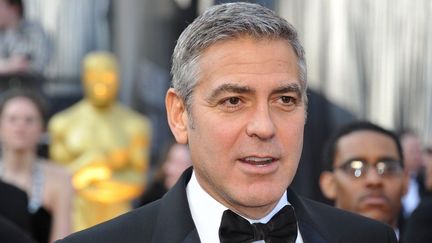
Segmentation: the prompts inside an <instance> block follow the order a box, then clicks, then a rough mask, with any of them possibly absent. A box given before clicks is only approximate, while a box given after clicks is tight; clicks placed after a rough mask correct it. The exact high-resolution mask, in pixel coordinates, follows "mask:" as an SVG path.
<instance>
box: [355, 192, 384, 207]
mask: <svg viewBox="0 0 432 243" xmlns="http://www.w3.org/2000/svg"><path fill="white" fill-rule="evenodd" d="M361 201H362V203H364V204H366V205H370V206H382V205H386V204H388V203H389V199H388V198H387V197H386V196H384V195H366V196H363V197H362V198H361Z"/></svg>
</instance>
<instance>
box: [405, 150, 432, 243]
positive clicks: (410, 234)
mask: <svg viewBox="0 0 432 243" xmlns="http://www.w3.org/2000/svg"><path fill="white" fill-rule="evenodd" d="M424 162H425V167H426V170H425V187H426V190H427V192H428V194H427V196H425V197H424V198H422V200H421V202H420V204H419V205H418V207H417V208H416V209H415V210H414V212H413V213H412V214H411V217H410V218H409V219H408V222H407V224H406V229H405V233H404V242H415V243H430V242H432V230H431V229H432V196H431V193H432V147H428V148H426V149H425V152H424Z"/></svg>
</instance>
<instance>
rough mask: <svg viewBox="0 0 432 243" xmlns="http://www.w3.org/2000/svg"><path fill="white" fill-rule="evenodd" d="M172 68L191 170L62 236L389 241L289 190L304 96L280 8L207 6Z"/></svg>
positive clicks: (173, 99)
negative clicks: (133, 205)
mask: <svg viewBox="0 0 432 243" xmlns="http://www.w3.org/2000/svg"><path fill="white" fill-rule="evenodd" d="M171 71H172V74H173V84H172V88H170V89H169V90H168V92H167V95H166V109H167V115H168V123H169V125H170V128H171V131H172V132H173V134H174V136H175V138H176V140H177V142H179V143H183V144H188V146H189V149H190V152H191V158H192V163H193V169H192V168H190V169H188V170H187V171H186V172H185V173H184V174H183V175H182V177H181V178H180V180H179V181H178V182H177V184H176V185H175V186H174V187H173V188H172V189H171V190H170V191H168V193H167V194H166V195H165V196H164V197H163V198H162V199H160V200H158V201H156V202H154V203H151V204H148V205H146V206H144V207H141V208H139V209H137V210H134V211H132V212H130V213H127V214H125V215H123V216H120V217H118V218H116V219H114V220H111V221H109V222H106V223H103V224H101V225H98V226H96V227H93V228H91V229H88V230H85V231H83V232H79V233H76V234H74V235H72V236H69V237H68V238H66V239H65V240H63V241H60V242H63V243H68V242H104V243H105V242H131V243H132V242H155V243H156V242H157V243H164V242H166V243H176V242H210V243H211V242H223V243H225V242H267V243H268V242H291V243H294V242H296V243H299V242H305V243H311V242H313V243H315V242H317V243H318V242H328V243H333V242H349V243H355V242H377V243H378V242H379V243H382V242H396V239H395V235H394V232H393V231H392V230H391V228H389V227H387V226H385V225H382V224H381V223H378V222H375V221H372V220H369V219H366V218H363V217H361V216H356V215H354V214H351V213H348V212H343V211H339V210H337V209H334V208H331V207H328V206H324V205H322V204H319V203H316V202H312V201H310V200H307V199H303V198H301V197H299V196H297V195H296V194H295V192H293V191H292V190H291V189H289V186H290V184H291V182H292V179H293V177H294V175H295V173H296V169H297V166H298V163H299V160H300V154H301V151H302V144H303V127H304V124H305V120H306V105H307V97H306V95H305V94H306V63H305V58H304V51H303V48H302V46H301V44H300V43H299V41H298V39H297V34H296V32H295V30H294V28H293V27H292V26H291V25H290V24H288V23H287V22H286V21H285V20H284V19H282V18H280V17H278V16H277V15H275V13H274V12H272V11H270V10H268V9H266V8H264V7H261V6H259V5H255V4H250V3H232V4H223V5H218V6H215V7H212V8H210V9H208V10H207V11H206V12H205V13H204V14H203V15H201V16H200V17H198V18H197V19H196V20H195V21H194V22H193V23H192V24H190V25H189V26H188V27H187V28H186V30H185V31H184V32H183V33H182V34H181V36H180V37H179V40H178V42H177V45H176V48H175V50H174V54H173V67H172V70H171ZM287 188H288V190H287Z"/></svg>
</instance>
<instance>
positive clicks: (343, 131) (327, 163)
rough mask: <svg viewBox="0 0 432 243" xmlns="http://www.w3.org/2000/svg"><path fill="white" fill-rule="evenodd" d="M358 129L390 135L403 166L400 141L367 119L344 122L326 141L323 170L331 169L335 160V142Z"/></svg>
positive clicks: (392, 133)
mask: <svg viewBox="0 0 432 243" xmlns="http://www.w3.org/2000/svg"><path fill="white" fill-rule="evenodd" d="M358 131H373V132H378V133H381V134H384V135H386V136H388V137H390V138H391V139H392V140H393V141H394V143H395V145H396V147H397V151H398V155H399V157H400V158H401V165H402V167H403V151H402V146H401V143H400V141H399V138H398V136H397V135H396V134H395V133H394V132H392V131H389V130H386V129H384V128H382V127H380V126H378V125H375V124H373V123H371V122H368V121H355V122H352V123H349V124H346V125H345V126H342V127H341V128H340V129H339V130H337V131H336V132H335V133H334V134H333V135H332V136H331V137H330V139H329V140H328V141H327V143H326V145H325V148H324V156H323V157H324V169H325V170H327V171H332V170H333V165H334V160H335V157H336V152H337V144H338V142H339V140H340V139H341V138H342V137H344V136H346V135H348V134H351V133H354V132H358Z"/></svg>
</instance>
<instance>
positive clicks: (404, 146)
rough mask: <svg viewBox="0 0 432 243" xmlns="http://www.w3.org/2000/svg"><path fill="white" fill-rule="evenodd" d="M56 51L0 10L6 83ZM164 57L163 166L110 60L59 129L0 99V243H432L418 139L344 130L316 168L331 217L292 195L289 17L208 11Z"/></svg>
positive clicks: (428, 162) (23, 105)
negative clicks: (168, 65) (166, 135)
mask: <svg viewBox="0 0 432 243" xmlns="http://www.w3.org/2000/svg"><path fill="white" fill-rule="evenodd" d="M50 52H51V47H50V45H49V40H48V39H47V38H46V35H45V34H44V32H43V30H42V29H40V28H39V27H38V25H37V24H34V23H28V22H27V21H26V20H25V19H24V18H23V5H22V2H21V1H20V0H0V76H1V75H4V74H7V75H12V76H13V75H21V74H22V73H41V72H42V71H41V70H42V67H43V66H44V65H45V64H46V62H47V60H48V58H49V55H50ZM172 58H173V59H172V70H171V74H172V86H171V88H169V89H168V91H167V93H166V98H165V105H166V111H167V120H168V125H169V127H170V130H171V132H172V134H173V135H174V138H173V139H172V141H169V143H168V144H167V146H166V148H165V149H164V150H162V151H161V156H157V157H160V161H159V162H157V163H152V161H150V158H152V157H151V156H150V151H151V144H152V136H153V134H152V124H151V122H150V120H149V119H148V118H147V117H146V116H145V115H143V114H139V113H138V112H136V111H134V110H133V109H131V108H128V107H126V106H123V105H121V104H120V102H118V101H117V93H118V90H119V87H120V83H119V82H120V77H119V72H120V70H119V66H118V63H117V60H116V57H115V55H114V54H112V53H109V52H107V51H95V52H90V53H88V55H87V56H86V57H85V58H84V59H83V60H82V73H81V76H82V78H81V80H82V87H83V90H84V97H83V98H82V100H80V101H78V102H77V103H75V104H73V105H72V104H71V106H70V107H69V108H67V109H65V110H64V111H61V112H58V113H56V114H54V115H53V116H48V114H49V111H48V109H49V107H48V106H47V105H49V104H47V102H46V100H45V99H44V97H43V95H41V94H40V93H39V92H36V91H35V90H29V89H25V88H22V87H18V88H10V89H8V90H6V91H2V93H1V94H0V142H1V150H0V151H1V152H0V194H1V197H2V198H5V200H2V203H0V241H1V242H39V243H45V242H54V241H57V240H59V242H61V243H70V242H104V243H105V242H108V243H109V242H131V243H132V242H291V243H302V242H305V243H310V242H350V243H352V242H402V243H411V242H416V243H422V242H432V233H431V231H430V227H431V226H432V197H431V195H432V147H427V146H426V145H424V144H422V141H421V139H420V137H419V136H418V134H416V133H415V132H414V131H412V130H408V129H401V131H392V130H388V129H385V128H383V127H381V126H379V125H377V124H374V123H372V122H370V121H353V122H350V123H348V124H345V125H343V126H341V127H339V128H338V129H337V130H336V131H334V133H333V134H332V136H330V137H329V139H328V141H327V144H326V146H325V147H323V151H324V153H323V154H322V156H321V158H322V161H316V163H321V162H322V163H323V165H324V170H323V171H322V173H321V176H320V178H319V186H320V188H321V191H322V192H323V194H324V196H325V197H327V198H328V199H329V201H330V202H331V204H332V205H326V204H325V203H319V202H315V201H312V200H310V199H307V198H304V197H302V196H301V195H299V194H297V193H296V192H295V188H294V189H293V187H292V181H293V178H294V176H295V175H296V170H297V167H298V165H299V161H300V157H301V154H302V146H303V136H304V135H303V134H304V125H305V123H306V122H307V121H306V120H307V119H306V117H307V109H308V97H307V95H306V91H307V68H306V61H305V51H304V50H303V47H302V44H301V43H300V41H299V39H298V36H297V33H296V30H295V29H294V27H293V26H292V25H291V24H289V23H288V22H287V21H286V20H285V19H283V18H281V17H279V16H278V15H276V14H275V13H274V12H273V11H271V10H269V9H267V8H265V7H262V6H260V5H257V4H250V3H229V4H220V5H216V6H213V7H211V8H209V9H208V10H206V11H205V12H204V13H203V14H202V15H200V16H199V17H198V18H196V19H195V20H194V21H193V22H192V23H191V24H190V25H189V26H188V27H187V28H186V29H185V30H184V31H183V33H182V34H181V35H180V37H179V39H178V41H177V44H176V47H175V49H174V53H173V57H172ZM44 139H45V140H46V141H47V145H48V150H49V152H46V153H42V152H41V151H40V146H41V141H42V140H44ZM74 232H77V233H74ZM63 238H64V239H63ZM62 239H63V240H62Z"/></svg>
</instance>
